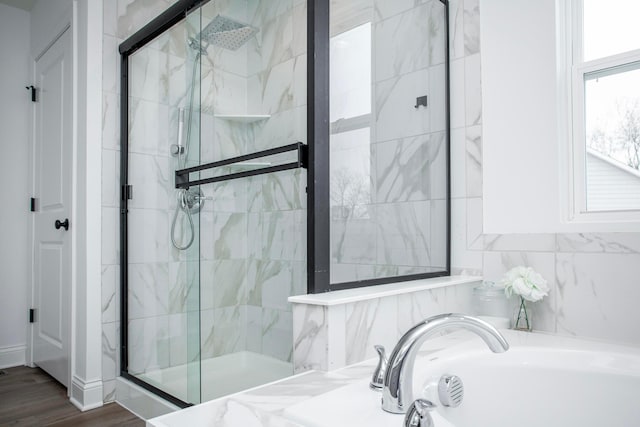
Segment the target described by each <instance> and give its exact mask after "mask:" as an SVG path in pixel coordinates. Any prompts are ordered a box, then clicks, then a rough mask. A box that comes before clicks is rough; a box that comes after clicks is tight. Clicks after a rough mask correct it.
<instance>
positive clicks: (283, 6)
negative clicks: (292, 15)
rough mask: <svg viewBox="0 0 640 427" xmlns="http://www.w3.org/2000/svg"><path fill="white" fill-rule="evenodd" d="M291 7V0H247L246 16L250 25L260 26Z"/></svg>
mask: <svg viewBox="0 0 640 427" xmlns="http://www.w3.org/2000/svg"><path fill="white" fill-rule="evenodd" d="M292 8H293V1H292V0H271V1H249V2H248V3H247V18H248V20H249V22H250V23H251V24H252V25H254V26H256V27H258V28H261V27H262V26H263V25H264V23H265V22H268V21H271V20H272V19H274V18H276V17H277V16H279V15H283V14H285V13H287V12H290V11H291V9H292Z"/></svg>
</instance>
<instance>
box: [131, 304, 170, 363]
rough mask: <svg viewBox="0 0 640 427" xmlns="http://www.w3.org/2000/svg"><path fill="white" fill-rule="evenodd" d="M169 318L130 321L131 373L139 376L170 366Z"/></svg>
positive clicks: (160, 317) (159, 317)
mask: <svg viewBox="0 0 640 427" xmlns="http://www.w3.org/2000/svg"><path fill="white" fill-rule="evenodd" d="M168 336H169V335H168V318H167V316H157V317H151V318H146V319H133V320H130V321H129V366H128V368H129V372H130V373H132V374H139V373H143V372H148V371H152V370H156V369H161V368H166V367H168V366H169V338H168Z"/></svg>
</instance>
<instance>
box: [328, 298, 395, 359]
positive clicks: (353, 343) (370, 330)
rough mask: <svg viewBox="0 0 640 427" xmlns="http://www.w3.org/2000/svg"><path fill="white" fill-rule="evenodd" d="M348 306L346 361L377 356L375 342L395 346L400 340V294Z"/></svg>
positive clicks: (386, 346) (389, 346)
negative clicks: (398, 337)
mask: <svg viewBox="0 0 640 427" xmlns="http://www.w3.org/2000/svg"><path fill="white" fill-rule="evenodd" d="M345 309H346V325H345V338H346V344H345V346H346V363H347V364H352V363H357V362H360V361H362V360H365V359H368V358H371V357H374V356H375V355H376V353H375V350H374V348H373V346H374V345H376V344H380V345H383V346H385V348H393V345H394V344H395V342H396V341H397V328H398V326H397V318H398V300H397V297H395V296H393V297H386V298H378V299H374V300H368V301H361V302H357V303H353V304H347V305H346V307H345ZM331 327H332V325H330V326H329V328H331Z"/></svg>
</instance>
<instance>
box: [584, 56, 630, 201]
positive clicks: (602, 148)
mask: <svg viewBox="0 0 640 427" xmlns="http://www.w3.org/2000/svg"><path fill="white" fill-rule="evenodd" d="M585 126H586V129H585V135H586V145H587V149H586V171H587V172H586V187H587V191H586V193H587V211H614V210H629V209H640V170H639V169H640V63H635V64H630V65H627V66H625V67H621V68H618V69H608V70H604V71H600V72H598V73H594V74H591V75H586V76H585Z"/></svg>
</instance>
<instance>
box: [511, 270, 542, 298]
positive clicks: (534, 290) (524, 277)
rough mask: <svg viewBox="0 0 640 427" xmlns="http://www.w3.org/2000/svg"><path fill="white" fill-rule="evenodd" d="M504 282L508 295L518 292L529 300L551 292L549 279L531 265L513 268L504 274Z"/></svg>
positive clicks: (517, 293)
mask: <svg viewBox="0 0 640 427" xmlns="http://www.w3.org/2000/svg"><path fill="white" fill-rule="evenodd" d="M502 284H504V292H505V293H506V294H507V296H508V297H510V296H511V295H513V294H516V295H520V296H521V297H522V298H524V299H526V300H527V301H533V302H535V301H540V300H541V299H542V298H544V297H545V296H547V295H548V294H549V286H548V285H547V281H546V280H545V279H544V278H543V277H542V276H541V275H540V274H538V273H536V272H535V271H533V269H532V268H531V267H522V266H520V267H515V268H512V269H511V270H509V271H507V273H506V274H505V275H504V278H503V279H502Z"/></svg>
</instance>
